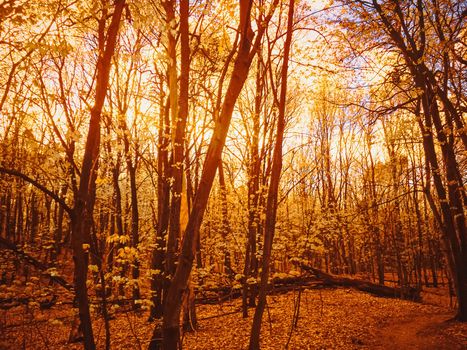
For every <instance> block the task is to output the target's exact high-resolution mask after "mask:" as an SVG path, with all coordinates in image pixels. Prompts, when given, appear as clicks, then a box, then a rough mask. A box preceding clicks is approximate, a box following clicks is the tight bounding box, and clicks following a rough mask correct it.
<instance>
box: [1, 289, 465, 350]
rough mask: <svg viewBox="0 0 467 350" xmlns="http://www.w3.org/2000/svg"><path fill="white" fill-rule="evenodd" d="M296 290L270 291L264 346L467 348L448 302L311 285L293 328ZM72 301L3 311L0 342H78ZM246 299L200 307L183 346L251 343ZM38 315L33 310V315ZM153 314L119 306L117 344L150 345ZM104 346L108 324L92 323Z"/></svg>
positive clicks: (57, 345)
mask: <svg viewBox="0 0 467 350" xmlns="http://www.w3.org/2000/svg"><path fill="white" fill-rule="evenodd" d="M297 300H298V292H289V293H287V294H282V295H272V296H270V297H269V298H268V308H267V311H266V312H265V315H264V322H263V326H262V344H261V345H262V349H285V348H286V344H288V349H400V350H403V349H423V350H429V349H437V350H438V349H441V350H443V349H446V350H448V349H449V350H457V349H467V325H465V324H461V323H458V322H455V321H452V320H451V319H452V317H453V316H454V313H453V311H452V309H450V308H449V307H448V306H446V305H433V304H426V303H415V302H410V301H404V300H398V299H386V298H377V297H374V296H371V295H369V294H366V293H363V292H358V291H354V290H350V289H323V290H305V291H303V293H301V301H300V309H299V318H298V324H297V327H296V328H295V329H293V330H292V328H291V326H292V319H293V314H294V305H297V304H298V303H297ZM67 309H69V307H68V308H67V307H66V306H62V307H58V308H57V307H54V308H53V309H52V310H51V311H40V310H36V311H35V312H34V313H32V311H31V308H29V311H27V310H26V307H25V306H19V307H16V308H15V309H10V310H9V311H2V315H1V319H0V349H2V350H3V349H15V350H16V349H80V348H82V346H81V345H79V344H75V345H70V344H67V338H68V333H69V329H70V323H71V321H72V317H70V314H71V313H70V310H67ZM239 310H240V301H239V300H234V301H231V302H227V303H224V304H221V305H200V306H198V307H197V312H198V318H199V329H198V331H196V332H193V333H186V334H184V337H183V345H184V349H207V350H208V349H209V350H214V349H226V350H228V349H232V350H233V349H235V350H237V349H246V348H247V345H248V336H249V333H250V327H251V319H252V315H253V311H254V310H253V309H250V312H249V313H250V315H249V318H247V319H242V317H241V312H239ZM32 316H34V317H32ZM146 320H147V314H146V313H143V312H142V313H140V314H135V313H133V312H123V311H122V310H120V311H118V312H116V318H115V319H114V320H112V321H111V331H112V348H113V349H145V348H146V347H147V343H148V340H149V337H150V334H151V330H152V325H151V324H148V323H147V322H146ZM94 329H95V336H96V340H97V342H98V348H100V349H103V348H104V328H103V325H102V322H101V321H100V320H96V322H95V324H94Z"/></svg>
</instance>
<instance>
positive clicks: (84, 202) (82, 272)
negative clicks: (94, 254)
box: [71, 0, 125, 350]
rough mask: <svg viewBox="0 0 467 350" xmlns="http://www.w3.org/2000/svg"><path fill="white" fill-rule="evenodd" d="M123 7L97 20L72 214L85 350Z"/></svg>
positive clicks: (90, 344) (91, 345)
mask: <svg viewBox="0 0 467 350" xmlns="http://www.w3.org/2000/svg"><path fill="white" fill-rule="evenodd" d="M124 6H125V1H124V0H117V1H116V2H115V6H114V12H113V14H112V17H111V23H110V25H109V27H108V29H107V31H106V30H105V25H106V21H107V18H106V17H107V11H106V10H104V11H103V15H102V17H101V19H100V21H99V32H98V41H99V56H98V59H97V66H96V69H97V75H96V91H95V101H94V105H93V107H92V108H91V119H90V122H89V130H88V135H87V138H86V146H85V151H84V156H83V162H82V167H81V178H80V183H79V189H78V193H77V197H76V198H75V203H74V207H73V211H72V214H71V230H72V233H71V240H72V248H73V260H74V263H75V292H76V300H77V302H78V310H79V317H80V321H81V329H82V331H83V335H84V347H85V349H87V350H91V349H92V350H93V349H95V348H96V346H95V342H94V335H93V330H92V321H91V314H90V311H89V300H88V293H87V285H86V281H87V270H88V256H89V251H90V247H91V227H92V220H93V218H92V214H93V209H94V202H95V186H96V177H97V168H98V157H99V145H100V124H101V113H102V108H103V106H104V101H105V97H106V93H107V88H108V82H109V74H110V66H111V59H112V56H113V53H114V50H115V45H116V42H117V36H118V29H119V26H120V20H121V15H122V12H123V8H124ZM104 8H105V7H104Z"/></svg>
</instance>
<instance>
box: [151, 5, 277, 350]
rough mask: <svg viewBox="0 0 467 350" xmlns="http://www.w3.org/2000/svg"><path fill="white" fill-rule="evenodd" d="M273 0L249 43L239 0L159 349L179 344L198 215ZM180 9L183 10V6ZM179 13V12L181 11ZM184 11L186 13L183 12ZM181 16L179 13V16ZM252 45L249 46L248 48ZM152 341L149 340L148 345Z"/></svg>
mask: <svg viewBox="0 0 467 350" xmlns="http://www.w3.org/2000/svg"><path fill="white" fill-rule="evenodd" d="M181 5H182V6H188V1H187V0H183V1H181ZM276 5H277V0H275V1H274V3H273V4H272V8H271V10H270V11H269V13H268V14H267V15H266V16H265V18H264V21H263V22H262V24H263V25H262V26H259V28H258V34H257V37H256V40H255V43H254V44H253V45H252V38H253V31H252V29H251V20H250V12H251V6H252V1H251V0H241V1H240V26H239V28H240V31H241V40H240V44H239V48H238V55H237V57H236V59H235V64H234V67H233V71H232V76H231V80H230V83H229V86H228V88H227V91H226V96H225V99H224V102H223V104H222V108H221V113H220V115H219V119H218V120H216V123H215V127H214V131H213V135H212V138H211V142H210V144H209V147H208V151H207V154H206V158H205V161H204V166H203V172H202V174H201V178H200V183H199V186H198V189H197V191H196V196H195V200H194V203H193V207H192V210H191V213H190V217H189V219H188V224H187V227H186V230H185V235H184V238H183V242H182V249H181V253H180V256H179V258H178V264H177V268H176V270H175V274H174V277H173V279H172V282H171V285H170V288H169V290H168V294H167V298H166V303H165V307H164V316H163V324H162V331H163V338H164V339H163V349H165V350H174V349H177V348H178V346H179V344H180V329H179V319H180V307H181V302H182V296H183V292H184V291H185V289H186V287H187V283H188V279H189V276H190V273H191V269H192V266H193V260H194V252H195V249H196V242H197V238H198V234H199V228H200V226H201V222H202V218H203V215H204V212H205V209H206V205H207V202H208V198H209V193H210V191H211V188H212V184H213V181H214V177H215V175H216V170H217V166H218V164H219V160H220V158H221V154H222V150H223V148H224V145H225V140H226V137H227V132H228V129H229V126H230V120H231V118H232V114H233V110H234V106H235V103H236V101H237V98H238V95H239V94H240V91H241V90H242V88H243V85H244V83H245V80H246V78H247V76H248V72H249V68H250V65H251V61H252V59H253V57H254V55H255V54H256V52H257V49H258V46H259V42H260V40H261V38H262V36H263V34H264V31H265V26H267V24H268V23H269V20H270V19H271V17H272V13H273V11H274V8H275V7H276ZM184 11H186V10H185V9H184ZM181 12H183V11H181ZM185 13H186V12H185ZM182 17H183V16H182ZM252 46H253V49H252V50H250V48H251V47H252ZM151 344H152V342H151V343H150V345H149V346H150V348H152V347H151Z"/></svg>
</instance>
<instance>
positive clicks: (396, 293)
mask: <svg viewBox="0 0 467 350" xmlns="http://www.w3.org/2000/svg"><path fill="white" fill-rule="evenodd" d="M294 264H296V265H298V266H299V267H300V268H301V269H302V270H304V271H306V272H308V273H310V274H312V275H313V276H315V277H316V278H317V279H319V280H322V281H323V283H324V284H326V285H329V286H340V287H350V288H355V289H358V290H360V291H362V292H367V293H370V294H373V295H376V296H379V297H384V298H399V299H406V300H413V301H420V300H421V298H420V290H418V289H417V288H413V287H403V288H398V287H389V286H384V285H381V284H375V283H372V282H369V281H365V280H360V279H353V278H347V277H338V276H334V275H331V274H328V273H326V272H324V271H321V270H319V269H316V268H314V267H312V266H309V265H306V264H304V263H301V262H294Z"/></svg>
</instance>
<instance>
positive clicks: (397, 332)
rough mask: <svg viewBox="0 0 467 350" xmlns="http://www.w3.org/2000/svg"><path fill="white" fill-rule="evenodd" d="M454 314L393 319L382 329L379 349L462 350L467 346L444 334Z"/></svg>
mask: <svg viewBox="0 0 467 350" xmlns="http://www.w3.org/2000/svg"><path fill="white" fill-rule="evenodd" d="M452 318H453V315H452V314H447V313H442V314H439V313H436V314H422V315H413V316H412V317H409V318H405V319H403V320H400V319H393V320H391V321H390V323H389V324H388V325H387V326H385V327H383V328H381V329H380V331H379V337H378V338H379V339H378V344H377V347H376V348H377V349H400V350H405V349H407V350H458V349H459V350H461V349H466V348H467V345H466V344H460V343H458V342H455V341H454V340H453V339H452V338H451V337H449V336H448V335H447V334H445V333H444V332H443V328H445V327H446V326H447V325H448V324H449V322H450V320H451V319H452Z"/></svg>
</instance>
